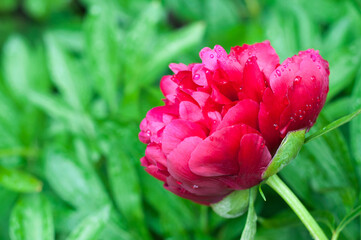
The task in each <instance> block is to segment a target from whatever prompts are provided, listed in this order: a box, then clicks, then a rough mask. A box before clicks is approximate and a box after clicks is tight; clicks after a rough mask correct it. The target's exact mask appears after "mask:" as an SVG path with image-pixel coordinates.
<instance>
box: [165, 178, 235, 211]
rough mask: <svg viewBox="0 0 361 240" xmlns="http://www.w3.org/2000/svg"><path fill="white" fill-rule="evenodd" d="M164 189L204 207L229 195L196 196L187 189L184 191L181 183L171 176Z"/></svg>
mask: <svg viewBox="0 0 361 240" xmlns="http://www.w3.org/2000/svg"><path fill="white" fill-rule="evenodd" d="M164 188H165V189H167V190H168V191H171V192H172V193H174V194H176V195H178V196H180V197H182V198H187V199H190V200H192V201H194V202H196V203H200V204H204V205H209V204H212V203H216V202H219V201H221V200H222V199H223V198H224V197H225V196H226V195H227V194H228V193H227V194H223V195H222V194H220V195H216V196H199V195H195V194H192V193H190V192H188V191H187V190H186V189H184V188H183V187H182V186H181V184H179V181H177V180H176V179H174V178H173V177H171V176H170V177H168V178H167V182H166V184H164Z"/></svg>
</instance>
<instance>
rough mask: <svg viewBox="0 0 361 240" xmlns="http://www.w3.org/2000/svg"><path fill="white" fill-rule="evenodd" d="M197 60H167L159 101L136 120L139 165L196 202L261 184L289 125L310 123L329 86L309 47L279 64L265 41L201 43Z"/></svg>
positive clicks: (322, 62)
mask: <svg viewBox="0 0 361 240" xmlns="http://www.w3.org/2000/svg"><path fill="white" fill-rule="evenodd" d="M199 55H200V58H201V59H202V63H194V64H190V65H188V66H187V65H184V64H170V69H171V70H172V71H173V72H174V75H171V76H164V77H163V78H162V80H161V83H160V87H161V90H162V92H163V94H164V96H165V100H164V102H165V106H160V107H155V108H153V109H151V110H150V111H149V112H148V113H147V115H146V117H145V118H144V119H143V121H142V122H141V124H140V129H141V132H140V133H139V139H140V140H141V141H142V142H143V143H145V144H147V148H146V151H145V157H143V158H142V159H141V162H142V165H143V166H144V167H145V170H146V171H147V172H148V173H149V174H151V175H152V176H154V177H156V178H157V179H159V180H161V181H163V182H164V187H165V188H166V189H168V190H169V191H171V192H173V193H175V194H177V195H179V196H181V197H183V198H187V199H191V200H193V201H195V202H197V203H201V204H211V203H215V202H218V201H220V200H221V199H222V198H224V197H225V196H226V195H227V194H229V193H231V192H232V191H234V190H241V189H247V188H250V187H252V186H255V185H257V184H259V183H260V182H261V181H262V180H263V178H262V174H263V173H264V172H265V170H266V169H267V167H268V165H269V164H270V162H271V160H272V156H273V155H274V153H275V152H276V150H277V148H278V146H279V145H280V143H281V141H282V139H283V138H284V137H285V136H286V134H287V133H288V132H289V131H293V130H298V129H304V128H306V129H309V128H310V127H311V126H312V125H313V124H314V122H315V121H316V118H317V116H318V114H319V113H320V111H321V109H322V107H323V105H324V103H325V101H326V95H327V92H328V76H329V68H328V63H327V61H325V60H323V59H322V57H321V56H320V55H319V54H318V51H315V50H312V49H311V50H307V51H303V52H299V54H298V55H295V56H293V57H292V58H288V59H286V60H285V61H284V62H283V63H282V64H281V65H280V64H279V58H278V56H277V54H276V52H275V50H274V49H273V48H272V47H271V45H270V43H269V41H265V42H262V43H256V44H253V45H247V44H245V45H243V46H242V47H239V46H236V47H234V48H232V49H231V52H230V54H227V52H226V51H225V50H224V49H223V48H222V47H221V46H219V45H217V46H215V47H214V49H213V50H212V49H210V48H203V49H202V51H201V52H200V54H199Z"/></svg>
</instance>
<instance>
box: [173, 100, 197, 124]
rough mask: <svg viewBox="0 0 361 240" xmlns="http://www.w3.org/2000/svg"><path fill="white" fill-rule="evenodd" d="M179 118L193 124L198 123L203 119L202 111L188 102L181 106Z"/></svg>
mask: <svg viewBox="0 0 361 240" xmlns="http://www.w3.org/2000/svg"><path fill="white" fill-rule="evenodd" d="M179 116H180V118H181V119H184V120H189V121H191V122H198V121H200V120H202V118H203V114H202V111H201V109H200V108H199V107H198V106H197V105H196V104H194V103H191V102H188V101H183V102H181V103H180V104H179Z"/></svg>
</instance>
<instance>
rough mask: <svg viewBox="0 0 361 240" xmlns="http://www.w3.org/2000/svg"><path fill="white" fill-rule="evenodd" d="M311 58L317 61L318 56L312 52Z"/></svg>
mask: <svg viewBox="0 0 361 240" xmlns="http://www.w3.org/2000/svg"><path fill="white" fill-rule="evenodd" d="M311 59H312V61H314V62H316V60H317V57H316V56H315V55H314V54H311Z"/></svg>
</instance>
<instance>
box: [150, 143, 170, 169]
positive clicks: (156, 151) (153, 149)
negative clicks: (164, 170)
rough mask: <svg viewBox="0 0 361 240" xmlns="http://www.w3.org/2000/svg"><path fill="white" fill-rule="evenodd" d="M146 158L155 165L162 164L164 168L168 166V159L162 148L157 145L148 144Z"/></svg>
mask: <svg viewBox="0 0 361 240" xmlns="http://www.w3.org/2000/svg"><path fill="white" fill-rule="evenodd" d="M145 156H146V157H147V159H148V161H150V162H152V164H153V165H157V163H160V164H162V165H163V166H167V159H166V158H165V156H164V153H163V152H162V149H161V146H160V145H159V144H157V143H150V144H148V146H147V148H146V149H145Z"/></svg>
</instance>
